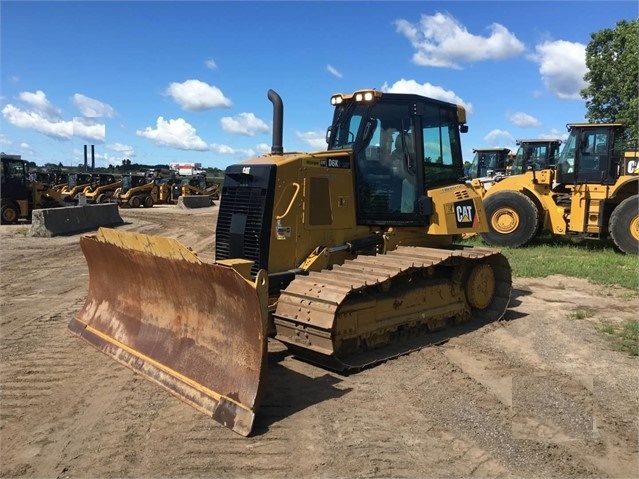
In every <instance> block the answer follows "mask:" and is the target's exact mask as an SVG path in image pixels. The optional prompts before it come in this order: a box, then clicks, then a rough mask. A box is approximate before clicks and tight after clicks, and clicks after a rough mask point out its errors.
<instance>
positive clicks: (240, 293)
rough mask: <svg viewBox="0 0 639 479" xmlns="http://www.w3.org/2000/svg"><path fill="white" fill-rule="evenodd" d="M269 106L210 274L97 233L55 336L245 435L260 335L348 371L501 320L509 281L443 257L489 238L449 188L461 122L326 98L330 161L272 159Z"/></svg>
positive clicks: (366, 97)
mask: <svg viewBox="0 0 639 479" xmlns="http://www.w3.org/2000/svg"><path fill="white" fill-rule="evenodd" d="M268 98H269V100H270V101H271V102H272V103H273V106H274V114H273V144H272V147H271V152H270V154H266V155H263V156H261V157H258V158H253V159H250V160H247V161H245V162H243V163H240V164H237V165H232V166H229V167H228V168H227V169H226V172H225V177H224V183H223V187H222V195H221V201H220V206H219V214H218V219H217V227H216V231H215V258H216V261H215V262H214V263H206V262H204V261H202V260H201V259H200V258H199V257H198V256H197V255H196V254H194V253H193V252H192V251H190V249H189V248H187V247H185V246H183V245H181V244H180V243H178V242H177V241H175V240H173V239H169V238H162V237H155V236H148V235H143V234H137V233H130V232H119V231H117V230H113V229H105V228H103V229H100V231H99V232H98V234H97V235H91V236H84V237H82V239H81V242H80V245H81V248H82V251H83V253H84V255H85V257H86V260H87V264H88V267H89V277H90V280H89V291H88V295H87V300H86V304H85V306H84V307H83V309H82V310H81V311H80V312H79V313H78V314H77V316H76V317H75V318H74V319H73V320H72V321H71V323H70V325H69V328H70V329H71V331H73V332H74V333H75V334H77V335H78V336H80V337H81V338H83V339H84V340H86V341H88V342H89V343H91V344H92V345H94V346H95V347H97V348H99V349H100V350H102V351H104V352H105V353H107V354H109V355H110V356H112V357H113V358H115V359H116V360H118V361H120V362H122V363H123V364H126V365H127V366H129V367H131V368H132V369H134V370H136V371H137V372H139V373H140V374H142V375H144V376H145V377H146V378H147V379H149V380H151V381H153V382H156V383H157V384H159V385H161V386H162V387H163V388H165V389H167V390H169V391H170V392H172V393H173V394H175V395H176V396H178V397H180V398H181V399H182V400H184V401H186V402H188V403H189V404H191V405H192V406H194V407H195V408H197V409H199V410H201V411H203V412H205V413H207V414H209V415H211V416H212V417H213V418H214V419H215V420H216V421H218V422H220V423H221V424H224V425H225V426H226V427H229V428H231V429H232V430H234V431H236V432H238V433H239V434H242V435H248V434H250V432H251V429H252V427H253V421H254V417H255V413H256V411H257V410H258V408H259V403H260V398H261V397H263V396H264V389H265V380H266V374H267V361H266V354H267V339H268V338H269V337H271V338H275V339H276V340H279V341H281V342H282V343H283V344H285V345H286V346H287V347H288V348H289V349H290V350H291V351H292V352H293V353H294V354H295V355H296V356H298V357H300V358H302V359H304V360H307V361H312V362H314V363H316V364H319V365H321V366H323V367H326V368H330V369H333V370H336V371H356V370H358V369H361V368H363V367H367V366H370V365H374V364H376V363H379V362H382V361H385V360H387V359H390V358H393V357H396V356H398V355H400V354H406V353H407V352H410V351H412V350H415V349H418V348H419V347H423V345H424V342H423V336H420V333H423V332H428V331H434V330H439V329H442V328H447V327H449V326H451V325H453V324H457V323H459V322H463V321H468V320H471V319H475V320H482V321H493V320H497V319H499V318H501V317H502V315H503V314H504V312H505V310H506V308H507V305H508V302H509V298H510V292H511V282H512V280H511V268H510V265H509V263H508V260H507V259H506V258H505V257H504V256H503V255H502V254H501V253H500V252H499V251H497V250H494V249H489V248H472V247H464V246H459V245H455V244H454V242H455V239H456V238H458V237H460V236H461V235H462V234H464V233H472V232H482V231H487V220H486V216H485V214H484V209H483V207H482V202H481V199H480V197H479V196H478V195H477V194H476V193H475V192H474V191H473V189H472V188H471V187H469V186H468V185H466V184H465V182H464V180H463V161H462V152H461V142H460V132H465V131H467V129H468V127H467V126H466V125H465V123H466V115H465V111H464V109H463V108H462V107H460V106H457V105H454V104H450V103H446V102H442V101H438V100H433V99H430V98H425V97H422V96H418V95H412V94H392V93H382V92H381V91H376V90H362V91H357V92H355V93H353V94H336V95H334V96H333V97H332V98H331V103H332V104H333V105H334V108H335V111H334V116H333V121H332V124H331V126H330V127H329V128H328V130H327V137H326V139H327V143H328V149H327V151H322V152H317V153H285V152H284V149H283V146H282V136H283V135H282V130H283V104H282V100H281V98H280V97H279V95H277V93H275V92H274V91H272V90H269V92H268ZM113 278H118V281H117V283H114V282H113ZM149 278H152V280H151V281H150V280H149ZM176 278H178V279H179V280H177V281H176ZM419 338H422V339H419Z"/></svg>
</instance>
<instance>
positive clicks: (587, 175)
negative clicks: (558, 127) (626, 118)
mask: <svg viewBox="0 0 639 479" xmlns="http://www.w3.org/2000/svg"><path fill="white" fill-rule="evenodd" d="M567 128H568V131H569V132H570V134H569V136H568V140H566V143H565V145H564V148H563V150H562V151H561V154H560V157H559V161H558V162H557V176H556V181H557V183H564V184H582V183H591V184H614V183H615V181H616V180H617V178H618V176H619V168H620V164H621V163H622V157H623V134H624V127H623V125H622V124H620V123H609V124H569V125H567Z"/></svg>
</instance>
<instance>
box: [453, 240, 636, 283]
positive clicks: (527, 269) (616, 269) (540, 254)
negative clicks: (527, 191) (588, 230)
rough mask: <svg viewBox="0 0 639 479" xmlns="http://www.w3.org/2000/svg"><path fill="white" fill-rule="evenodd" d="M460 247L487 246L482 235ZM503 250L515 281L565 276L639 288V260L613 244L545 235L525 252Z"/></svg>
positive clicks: (514, 249) (524, 248)
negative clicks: (523, 278)
mask: <svg viewBox="0 0 639 479" xmlns="http://www.w3.org/2000/svg"><path fill="white" fill-rule="evenodd" d="M460 244H464V245H468V246H486V244H485V243H484V242H483V241H482V240H481V237H480V236H479V235H477V236H473V237H472V238H469V239H466V240H462V241H461V242H460ZM499 249H501V251H502V253H503V254H504V256H506V257H507V258H508V260H509V261H510V266H511V267H512V270H513V277H527V278H543V277H546V276H550V275H553V274H562V275H565V276H571V277H574V278H583V279H587V280H589V281H591V282H592V283H594V284H600V285H605V286H613V285H614V286H621V287H623V288H628V289H632V290H637V289H638V288H639V257H638V256H637V255H628V254H623V253H620V252H618V251H617V250H616V249H615V248H614V246H613V245H612V243H611V242H607V241H595V240H582V241H574V240H570V239H566V238H563V237H557V236H553V235H542V236H540V237H538V238H535V240H534V241H533V242H532V243H530V244H529V245H526V246H523V247H521V248H499Z"/></svg>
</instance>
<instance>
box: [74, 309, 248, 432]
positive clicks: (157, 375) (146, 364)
mask: <svg viewBox="0 0 639 479" xmlns="http://www.w3.org/2000/svg"><path fill="white" fill-rule="evenodd" d="M68 327H69V330H70V331H71V333H73V334H74V335H76V336H78V337H79V338H81V339H82V340H84V341H85V342H87V343H88V344H90V345H91V346H93V347H94V348H95V349H97V350H99V351H101V352H102V353H104V354H106V355H107V356H110V357H111V358H113V359H115V360H116V361H117V362H119V363H120V364H123V365H124V366H126V367H128V368H129V369H131V370H132V371H134V372H135V373H137V374H140V375H141V376H143V377H144V378H145V379H148V380H149V381H151V382H153V383H155V384H157V385H158V386H160V387H161V388H162V389H164V390H166V391H168V392H169V393H171V394H172V395H174V396H175V397H177V398H178V399H180V400H181V401H183V402H185V403H186V404H188V405H190V406H191V407H193V408H195V409H196V410H198V411H200V412H201V413H203V414H206V415H207V416H210V417H212V418H213V419H214V420H215V421H216V422H218V423H220V424H221V425H223V426H225V427H227V428H228V429H231V430H232V431H234V432H236V433H238V434H240V435H242V436H245V437H246V436H248V435H249V434H250V433H251V430H252V428H253V422H254V420H255V411H253V410H252V409H251V408H249V407H246V406H244V405H243V404H240V403H238V402H237V401H235V400H233V399H232V398H229V397H227V396H224V395H222V394H219V393H217V392H215V391H212V390H210V389H208V388H206V387H204V386H202V385H200V384H198V383H195V382H193V381H190V380H188V378H185V377H184V376H182V375H181V374H179V373H177V372H175V371H173V370H171V369H170V368H167V367H165V366H162V365H160V364H158V363H157V362H156V361H153V360H152V359H151V358H148V357H145V356H144V355H142V354H140V353H138V352H137V351H135V350H133V349H131V348H128V347H127V346H125V345H123V344H120V343H119V342H118V341H116V340H114V339H113V338H110V337H108V336H105V335H103V334H100V333H99V332H98V331H96V330H95V329H93V328H91V327H90V326H88V325H87V324H86V323H84V322H83V321H81V320H79V319H78V318H73V319H72V320H71V321H70V323H69V326H68Z"/></svg>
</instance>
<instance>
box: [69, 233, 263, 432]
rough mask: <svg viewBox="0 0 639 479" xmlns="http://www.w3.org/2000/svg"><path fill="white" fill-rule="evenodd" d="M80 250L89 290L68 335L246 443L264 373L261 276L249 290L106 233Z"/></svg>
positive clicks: (214, 269) (231, 278) (162, 247)
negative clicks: (153, 383)
mask: <svg viewBox="0 0 639 479" xmlns="http://www.w3.org/2000/svg"><path fill="white" fill-rule="evenodd" d="M80 246H81V248H82V252H83V253H84V256H85V258H86V261H87V265H88V268H89V289H88V294H87V299H86V303H85V304H84V307H83V308H82V309H81V310H80V312H79V313H78V314H77V316H76V317H75V318H74V319H72V320H71V322H70V324H69V329H70V330H71V331H72V332H73V333H74V334H76V335H78V336H79V337H81V338H82V339H84V340H85V341H87V342H89V343H90V344H91V345H93V346H95V347H96V348H98V349H99V350H101V351H103V352H104V353H106V354H108V355H110V356H112V357H113V358H114V359H116V360H117V361H119V362H121V363H123V364H125V365H126V366H128V367H130V368H132V369H133V370H134V371H136V372H138V373H140V374H141V375H142V376H144V377H146V378H147V379H149V380H151V381H152V382H155V383H157V384H159V385H160V386H162V387H163V388H165V389H167V390H168V391H169V392H171V393H172V394H174V395H176V396H177V397H179V398H180V399H182V400H184V401H185V402H187V403H188V404H190V405H192V406H193V407H195V408H196V409H198V410H200V411H202V412H204V413H205V414H208V415H210V416H211V417H213V419H215V420H216V421H217V422H219V423H221V424H223V425H224V426H226V427H228V428H230V429H232V430H233V431H235V432H237V433H239V434H241V435H243V436H247V435H249V434H250V432H251V428H252V425H253V420H254V418H255V411H256V409H257V406H258V403H259V399H260V397H261V396H262V394H261V389H264V388H263V387H262V386H263V383H264V380H265V372H266V352H267V337H266V308H267V306H266V301H267V299H266V298H267V295H268V293H267V289H268V286H267V285H266V282H267V281H266V273H265V272H260V273H259V274H258V277H257V279H256V281H255V282H253V281H251V280H248V279H246V278H245V277H243V276H242V275H241V274H240V273H239V272H238V271H237V270H236V269H235V268H234V267H231V266H229V265H227V264H221V263H214V264H211V263H205V262H203V261H201V260H200V259H199V258H198V257H197V256H196V255H195V254H194V253H193V252H192V251H191V250H189V249H188V248H186V247H185V246H183V245H182V244H180V243H179V242H178V241H176V240H174V239H171V238H163V237H157V236H148V235H143V234H137V233H130V232H122V231H116V230H113V229H108V228H100V229H99V230H98V232H97V234H96V235H89V236H83V237H82V238H81V239H80ZM240 262H241V260H240ZM245 263H247V262H245ZM244 266H246V265H244Z"/></svg>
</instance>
